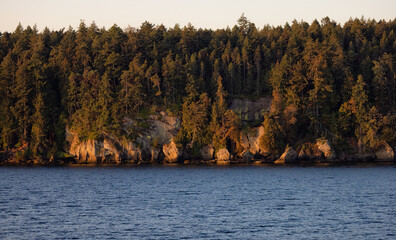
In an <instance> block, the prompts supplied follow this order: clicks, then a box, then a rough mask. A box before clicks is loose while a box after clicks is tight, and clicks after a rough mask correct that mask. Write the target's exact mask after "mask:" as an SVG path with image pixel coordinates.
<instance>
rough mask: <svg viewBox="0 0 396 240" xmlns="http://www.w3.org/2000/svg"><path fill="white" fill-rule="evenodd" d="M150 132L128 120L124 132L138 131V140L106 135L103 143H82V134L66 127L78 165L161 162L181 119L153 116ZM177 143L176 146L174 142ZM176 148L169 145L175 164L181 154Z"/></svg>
mask: <svg viewBox="0 0 396 240" xmlns="http://www.w3.org/2000/svg"><path fill="white" fill-rule="evenodd" d="M147 121H148V123H149V124H148V125H149V127H148V129H143V130H141V129H140V130H139V129H138V130H137V129H136V125H137V124H136V121H134V120H131V119H124V121H123V123H122V129H123V131H124V132H125V133H126V134H127V135H130V134H131V133H133V132H132V131H137V134H136V135H137V138H136V140H135V141H128V140H124V139H118V138H117V137H115V136H113V135H111V134H106V133H103V134H102V136H101V138H100V140H95V139H89V140H85V141H80V140H79V138H78V134H77V133H75V132H73V131H71V130H70V129H69V128H66V142H67V143H68V145H67V147H66V149H65V151H66V152H67V153H69V154H71V155H73V156H74V157H75V159H76V162H77V163H89V164H101V163H109V164H120V163H154V162H158V161H160V160H161V156H162V151H161V150H163V147H164V146H165V145H166V144H167V143H169V142H170V141H171V139H172V138H173V137H174V136H176V134H177V132H178V130H179V128H180V120H179V119H178V118H177V117H173V116H169V115H168V114H166V113H165V112H160V113H158V114H155V115H151V116H149V119H148V120H147ZM173 144H174V143H173ZM174 147H175V145H174V146H173V145H166V146H165V151H164V153H165V152H166V153H167V154H168V155H167V156H166V161H175V160H174V155H175V154H176V155H177V157H176V158H178V157H179V156H180V153H178V152H177V151H176V150H174Z"/></svg>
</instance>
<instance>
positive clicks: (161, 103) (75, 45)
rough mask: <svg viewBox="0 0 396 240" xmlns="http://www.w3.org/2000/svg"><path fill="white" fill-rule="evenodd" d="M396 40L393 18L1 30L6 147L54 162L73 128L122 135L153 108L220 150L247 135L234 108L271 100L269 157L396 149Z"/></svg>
mask: <svg viewBox="0 0 396 240" xmlns="http://www.w3.org/2000/svg"><path fill="white" fill-rule="evenodd" d="M395 31H396V19H395V20H393V21H389V22H386V21H378V22H377V21H375V20H365V19H351V20H349V21H348V22H346V23H345V24H344V25H343V26H341V25H340V24H338V23H336V22H334V21H331V20H330V19H329V18H324V19H322V20H321V21H320V22H318V21H316V20H315V21H313V22H312V23H311V24H308V23H306V22H303V21H302V22H297V21H293V22H292V24H291V25H290V24H285V25H284V26H278V27H270V26H264V27H263V28H257V27H256V26H255V25H254V24H253V23H251V22H250V21H249V20H248V19H247V18H246V17H244V16H243V15H242V16H241V18H240V19H238V22H237V25H235V26H234V27H233V28H232V29H231V28H226V29H218V30H207V29H196V28H194V27H193V26H191V25H187V26H184V27H180V26H179V25H175V26H174V27H173V28H166V27H165V26H163V25H158V26H155V25H153V24H150V23H148V22H144V23H143V24H142V25H141V27H140V28H138V29H135V28H127V29H125V30H122V29H121V28H120V27H118V26H117V25H114V26H112V27H111V28H110V29H107V30H106V29H104V28H98V26H96V24H95V23H92V24H91V25H90V26H87V25H86V24H85V23H84V22H83V21H82V22H81V23H80V26H79V27H78V29H77V30H74V29H72V28H69V29H68V30H65V29H61V30H58V31H50V30H49V29H48V28H46V29H44V30H43V31H42V32H39V31H38V30H37V29H36V27H33V28H32V27H29V26H28V27H26V28H23V27H22V26H21V25H18V26H17V28H16V29H15V31H14V32H12V33H8V32H4V33H0V59H1V67H0V86H1V87H0V91H1V92H0V96H1V97H0V101H1V103H0V132H1V139H0V140H1V142H0V149H1V150H9V149H12V148H16V147H22V146H24V145H25V146H26V145H27V146H28V151H25V152H24V154H25V155H26V156H25V157H44V158H49V157H51V156H56V154H57V153H58V152H61V151H62V148H63V145H64V139H65V128H66V126H68V127H69V128H71V129H73V130H75V131H77V132H78V133H79V134H80V137H81V139H88V138H91V139H92V138H100V135H101V133H103V132H108V133H114V134H119V135H122V134H124V133H123V132H122V127H121V124H122V122H123V120H124V118H125V117H128V118H133V119H140V120H142V121H140V122H144V119H145V118H147V116H148V114H149V113H150V112H152V111H154V110H155V109H169V110H170V111H171V112H173V113H174V114H176V115H179V116H180V117H181V118H182V130H181V131H180V133H179V136H178V141H179V142H180V143H181V144H193V145H194V144H198V145H199V144H204V143H209V142H211V143H213V144H214V145H215V146H219V147H220V146H222V145H225V144H226V142H227V141H230V140H231V141H237V138H238V134H237V133H238V131H240V130H241V127H242V126H241V125H240V121H239V119H238V118H237V116H236V115H235V114H234V113H233V112H232V111H227V108H226V105H227V99H230V98H235V97H248V98H257V97H260V96H264V95H271V96H272V97H273V103H272V107H271V110H270V111H269V112H268V113H267V114H266V116H265V120H264V123H263V124H264V127H265V129H266V137H265V139H266V140H265V141H264V143H263V144H265V145H266V147H267V148H268V149H270V150H273V151H277V150H283V148H284V147H285V145H286V144H290V145H294V144H295V143H296V142H298V141H300V140H302V139H305V140H306V139H314V138H318V137H326V138H328V139H330V140H331V141H332V142H333V143H335V144H338V145H339V146H344V145H345V146H346V145H348V144H347V143H349V145H351V143H354V142H355V143H354V144H355V145H356V146H357V147H358V148H359V150H360V151H364V150H365V149H366V148H375V146H376V144H378V143H379V142H380V141H387V142H389V143H392V144H395V142H396V141H395V126H396V115H395V109H396V82H395V74H396V64H395V58H396V36H395ZM140 125H142V123H140ZM136 127H137V128H138V127H139V126H136ZM140 127H141V126H140ZM129 137H131V138H133V136H129ZM352 145H353V144H352Z"/></svg>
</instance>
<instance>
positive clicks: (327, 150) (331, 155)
mask: <svg viewBox="0 0 396 240" xmlns="http://www.w3.org/2000/svg"><path fill="white" fill-rule="evenodd" d="M316 145H317V147H318V149H319V150H320V151H321V152H323V154H324V156H325V158H326V160H335V159H336V158H337V155H336V154H335V151H334V150H333V149H332V148H331V145H330V143H329V141H328V140H327V139H324V140H323V139H318V140H317V141H316Z"/></svg>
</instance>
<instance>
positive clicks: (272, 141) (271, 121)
mask: <svg viewBox="0 0 396 240" xmlns="http://www.w3.org/2000/svg"><path fill="white" fill-rule="evenodd" d="M263 126H264V135H263V136H262V138H261V139H260V145H261V147H262V148H263V149H265V150H266V151H269V152H272V153H275V154H280V153H281V152H282V151H283V150H284V149H285V145H286V144H285V134H284V131H283V129H282V126H281V125H280V124H279V123H278V121H277V119H276V118H275V117H273V116H269V115H266V116H265V118H264V122H263Z"/></svg>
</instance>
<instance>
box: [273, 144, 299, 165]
mask: <svg viewBox="0 0 396 240" xmlns="http://www.w3.org/2000/svg"><path fill="white" fill-rule="evenodd" d="M297 157H298V155H297V152H296V151H294V149H293V148H292V147H288V148H286V150H285V152H284V153H283V154H282V155H281V156H280V158H279V159H278V160H276V161H275V162H274V163H275V164H285V163H296V162H297Z"/></svg>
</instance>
